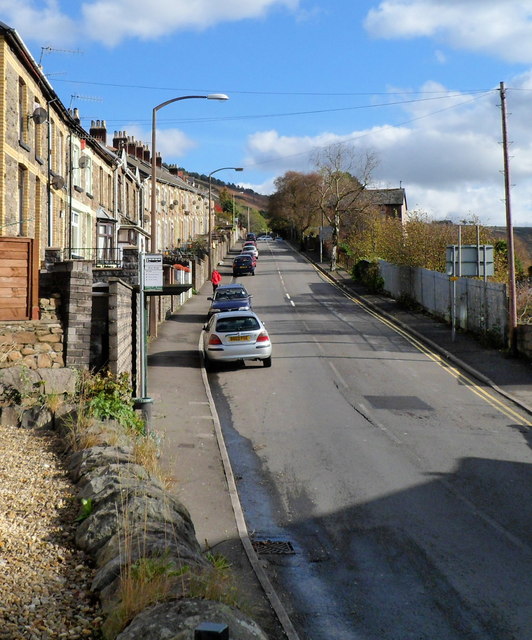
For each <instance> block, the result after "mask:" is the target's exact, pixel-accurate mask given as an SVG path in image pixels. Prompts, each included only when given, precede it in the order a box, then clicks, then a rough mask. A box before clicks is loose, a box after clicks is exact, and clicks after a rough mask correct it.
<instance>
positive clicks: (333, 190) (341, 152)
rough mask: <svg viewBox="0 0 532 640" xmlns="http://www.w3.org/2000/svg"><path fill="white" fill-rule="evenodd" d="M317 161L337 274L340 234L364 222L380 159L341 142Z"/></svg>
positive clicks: (319, 154) (321, 204) (320, 195)
mask: <svg viewBox="0 0 532 640" xmlns="http://www.w3.org/2000/svg"><path fill="white" fill-rule="evenodd" d="M314 161H315V165H316V167H317V169H318V173H319V176H320V181H319V183H318V194H317V198H318V208H319V210H320V212H321V214H322V215H323V216H324V217H325V218H326V220H327V221H328V222H329V224H330V225H331V227H332V250H331V271H335V270H336V266H337V258H338V243H339V239H340V231H341V229H342V228H343V226H344V225H349V226H351V227H352V226H355V227H356V223H357V222H358V223H359V224H360V225H361V224H362V223H363V213H364V211H365V209H366V208H367V207H368V206H369V202H368V199H367V198H365V197H364V192H365V189H366V187H367V186H368V184H369V183H370V180H371V175H372V173H373V170H374V169H375V167H376V166H377V160H376V157H375V155H374V154H372V153H370V152H368V151H366V152H358V151H356V150H355V148H354V147H352V146H351V145H349V144H347V143H343V142H339V143H335V144H332V145H330V146H328V147H325V148H324V149H322V150H320V151H318V152H317V153H316V156H315V160H314Z"/></svg>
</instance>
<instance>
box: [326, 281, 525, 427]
mask: <svg viewBox="0 0 532 640" xmlns="http://www.w3.org/2000/svg"><path fill="white" fill-rule="evenodd" d="M316 270H317V271H318V273H320V274H321V275H322V276H323V277H324V278H325V279H326V280H327V281H328V282H329V283H330V284H332V285H333V286H334V287H335V288H336V289H337V290H338V291H340V292H341V293H342V295H344V296H345V297H346V298H348V299H349V300H351V302H354V303H355V304H358V305H359V306H360V307H362V308H363V309H364V311H366V313H369V314H370V315H371V316H373V317H374V318H375V319H376V320H379V322H382V323H383V324H385V325H386V326H387V327H389V328H390V329H392V330H393V331H395V332H396V333H398V334H399V335H401V336H403V338H405V340H407V341H408V342H409V343H410V344H411V345H412V346H414V347H415V348H416V349H418V351H420V352H421V353H423V354H424V355H426V356H427V358H429V359H430V360H432V361H433V362H435V363H436V364H438V365H439V366H440V367H441V368H442V369H444V371H446V372H447V373H448V374H449V375H450V376H452V377H453V378H454V379H455V380H456V381H458V382H461V383H462V384H465V386H467V387H468V389H469V390H470V391H471V392H472V393H474V394H475V395H476V396H478V397H479V398H481V399H482V400H485V401H486V402H487V403H488V404H489V405H490V406H491V407H493V408H494V409H496V410H497V411H500V412H501V413H502V414H503V415H505V416H506V417H507V418H510V419H511V420H514V421H515V422H516V423H517V425H519V426H522V427H530V426H532V425H531V424H530V421H529V420H527V419H526V418H524V417H523V415H521V414H520V413H519V412H517V411H515V410H514V409H513V408H512V407H510V406H508V405H507V404H505V403H504V402H502V400H500V399H499V398H498V397H497V396H496V395H494V394H493V393H491V392H490V391H487V390H486V389H484V388H483V387H481V386H480V385H479V384H478V383H477V382H476V381H475V380H474V379H473V378H472V377H469V376H468V375H466V374H465V373H463V372H462V371H460V370H459V369H457V368H456V367H454V366H452V365H450V364H449V362H447V361H446V360H445V359H444V358H442V357H441V356H440V355H439V354H437V353H435V352H434V351H432V350H431V349H430V348H429V347H428V346H427V345H426V344H424V343H423V342H421V341H420V340H418V339H417V338H416V337H415V336H413V335H412V334H411V333H409V332H408V331H406V330H405V329H402V328H401V327H400V326H399V325H397V324H396V323H395V322H393V321H391V320H388V319H387V318H386V317H385V316H383V315H381V314H380V313H378V312H377V311H374V310H373V309H372V308H371V307H370V306H369V305H367V304H366V303H365V302H364V301H362V300H360V299H358V298H356V297H354V296H353V295H352V294H350V293H348V292H347V291H346V290H345V289H344V288H343V287H341V286H340V285H339V284H338V283H337V282H336V281H335V280H334V279H333V278H331V277H330V276H329V275H328V274H326V273H324V272H323V271H321V270H319V269H316Z"/></svg>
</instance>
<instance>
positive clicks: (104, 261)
mask: <svg viewBox="0 0 532 640" xmlns="http://www.w3.org/2000/svg"><path fill="white" fill-rule="evenodd" d="M64 257H65V259H67V260H89V261H90V262H92V263H94V267H95V268H100V269H102V268H107V269H112V268H115V269H119V268H121V267H122V247H115V248H112V249H109V248H102V247H75V248H72V249H70V250H65V256H64Z"/></svg>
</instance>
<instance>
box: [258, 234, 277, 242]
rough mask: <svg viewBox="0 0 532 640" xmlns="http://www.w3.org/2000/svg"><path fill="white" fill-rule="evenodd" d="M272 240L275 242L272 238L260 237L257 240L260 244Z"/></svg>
mask: <svg viewBox="0 0 532 640" xmlns="http://www.w3.org/2000/svg"><path fill="white" fill-rule="evenodd" d="M271 240H273V238H272V237H271V236H267V235H266V236H259V237H258V238H257V241H258V242H270V241H271Z"/></svg>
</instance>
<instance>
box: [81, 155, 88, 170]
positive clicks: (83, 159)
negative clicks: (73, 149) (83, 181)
mask: <svg viewBox="0 0 532 640" xmlns="http://www.w3.org/2000/svg"><path fill="white" fill-rule="evenodd" d="M78 164H79V168H80V169H85V167H88V166H89V156H85V155H81V156H80V157H79V160H78Z"/></svg>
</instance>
